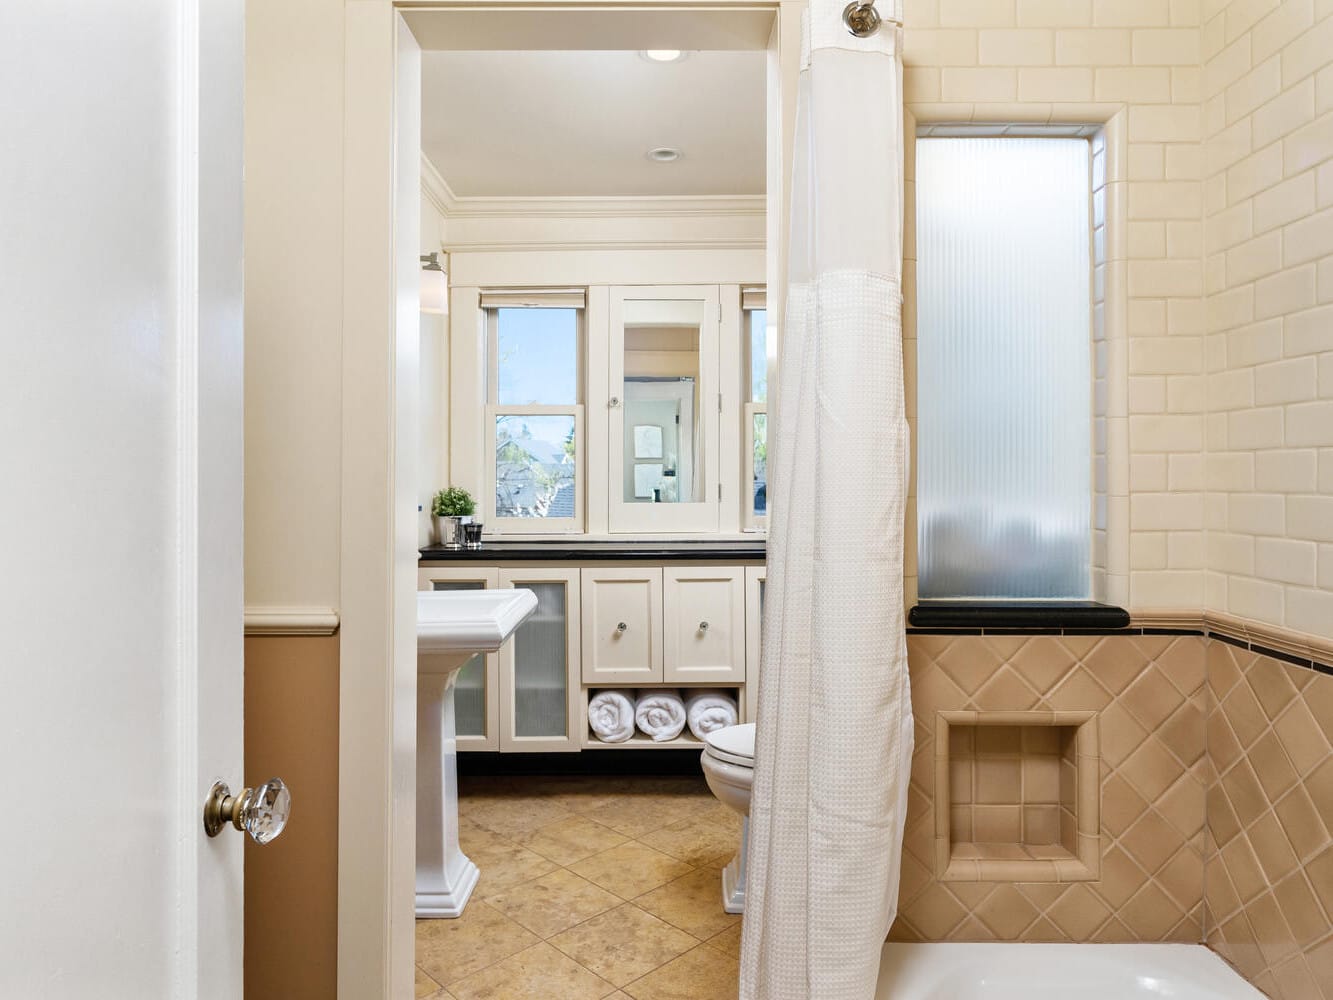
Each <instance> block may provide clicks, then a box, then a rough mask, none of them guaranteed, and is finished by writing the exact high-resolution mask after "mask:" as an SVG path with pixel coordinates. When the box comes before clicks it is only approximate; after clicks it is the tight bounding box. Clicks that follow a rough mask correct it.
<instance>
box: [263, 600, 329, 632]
mask: <svg viewBox="0 0 1333 1000" xmlns="http://www.w3.org/2000/svg"><path fill="white" fill-rule="evenodd" d="M337 631H338V612H337V611H335V610H334V609H333V608H319V607H281V606H274V605H247V606H246V609H245V634H246V635H266V636H274V635H333V634H334V633H335V632H337Z"/></svg>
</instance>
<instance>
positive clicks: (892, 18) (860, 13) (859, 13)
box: [842, 0, 903, 38]
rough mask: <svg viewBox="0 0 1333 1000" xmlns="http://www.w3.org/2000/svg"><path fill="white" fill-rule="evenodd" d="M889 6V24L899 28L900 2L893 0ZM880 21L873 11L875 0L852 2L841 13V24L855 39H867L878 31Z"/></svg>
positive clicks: (900, 23)
mask: <svg viewBox="0 0 1333 1000" xmlns="http://www.w3.org/2000/svg"><path fill="white" fill-rule="evenodd" d="M890 6H891V7H892V8H893V13H891V14H889V16H888V21H889V23H890V24H896V25H898V26H900V27H901V25H902V23H903V15H902V0H893V2H892V3H891V4H890ZM882 20H883V19H882V18H881V17H880V13H879V11H878V10H876V9H875V0H864V2H863V0H852V2H851V3H849V4H848V5H847V6H846V7H845V8H843V11H842V23H843V24H845V25H846V26H847V30H848V31H850V32H851V33H852V34H853V35H855V36H856V37H857V38H869V37H870V36H871V35H873V34H874V33H875V32H877V31H878V30H879V26H880V23H881V22H882Z"/></svg>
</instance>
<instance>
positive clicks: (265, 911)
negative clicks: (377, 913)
mask: <svg viewBox="0 0 1333 1000" xmlns="http://www.w3.org/2000/svg"><path fill="white" fill-rule="evenodd" d="M245 48H246V73H245V76H246V82H245V89H246V93H245V130H246V141H245V602H246V605H247V607H248V608H252V609H253V608H258V609H260V610H262V609H264V608H266V607H273V606H278V607H297V608H324V609H337V607H338V603H339V601H338V594H339V578H338V573H339V557H340V551H339V518H340V499H339V494H340V488H341V461H340V453H341V419H342V416H341V414H342V403H341V399H342V372H341V351H340V344H341V340H342V291H341V287H340V276H341V273H342V264H341V260H342V254H341V246H342V219H341V204H342V162H343V101H342V94H343V2H342V0H285V2H283V3H276V4H275V3H252V4H248V5H247V7H246V44H245ZM338 643H339V640H338V638H337V637H336V636H330V637H322V638H249V639H247V641H246V670H245V700H246V712H245V762H246V780H247V782H250V783H253V782H255V781H263V780H264V779H266V778H268V777H270V776H271V775H279V776H281V777H282V778H283V779H284V780H285V781H287V782H288V783H289V784H290V786H291V788H292V795H293V814H292V821H291V825H290V826H289V828H288V829H287V830H286V831H285V832H284V833H283V836H282V837H281V838H280V839H279V840H278V841H275V842H274V843H272V844H269V845H268V846H266V847H263V848H257V847H255V846H253V845H248V846H247V849H246V865H245V983H246V996H247V997H249V998H250V1000H268V998H273V1000H296V998H307V997H308V998H310V1000H315V998H320V1000H328V998H331V997H333V996H335V995H336V992H337V916H338V911H337V883H338V857H337V841H338V838H337V833H338V814H337V806H338Z"/></svg>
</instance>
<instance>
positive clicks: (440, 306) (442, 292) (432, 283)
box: [421, 253, 449, 316]
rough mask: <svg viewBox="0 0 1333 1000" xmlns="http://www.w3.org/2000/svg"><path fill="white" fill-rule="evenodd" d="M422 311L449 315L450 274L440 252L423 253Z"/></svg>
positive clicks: (437, 314) (436, 314)
mask: <svg viewBox="0 0 1333 1000" xmlns="http://www.w3.org/2000/svg"><path fill="white" fill-rule="evenodd" d="M421 311H422V312H424V313H431V314H432V315H435V316H447V315H449V275H448V274H446V273H445V270H444V266H443V265H442V264H441V263H440V255H439V254H438V253H428V254H422V255H421Z"/></svg>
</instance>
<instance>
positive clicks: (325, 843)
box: [245, 636, 338, 1000]
mask: <svg viewBox="0 0 1333 1000" xmlns="http://www.w3.org/2000/svg"><path fill="white" fill-rule="evenodd" d="M273 775H279V776H281V777H282V778H283V780H284V781H286V782H287V783H288V784H289V785H290V786H291V788H292V817H291V821H290V822H289V823H288V825H287V829H286V830H284V831H283V833H282V836H281V837H279V838H278V839H277V840H275V841H274V842H273V843H271V844H267V845H265V846H264V847H259V846H258V845H256V844H253V843H251V842H250V841H249V840H247V841H246V848H245V996H246V998H247V1000H330V998H332V997H334V996H336V995H337V986H338V961H337V956H338V638H337V636H327V637H315V638H311V637H273V638H268V637H264V638H259V637H250V638H248V639H246V641H245V781H246V784H247V785H250V786H252V787H253V786H254V785H255V784H257V783H259V782H262V781H264V780H266V779H268V778H270V777H272V776H273Z"/></svg>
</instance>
